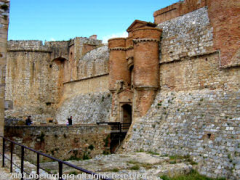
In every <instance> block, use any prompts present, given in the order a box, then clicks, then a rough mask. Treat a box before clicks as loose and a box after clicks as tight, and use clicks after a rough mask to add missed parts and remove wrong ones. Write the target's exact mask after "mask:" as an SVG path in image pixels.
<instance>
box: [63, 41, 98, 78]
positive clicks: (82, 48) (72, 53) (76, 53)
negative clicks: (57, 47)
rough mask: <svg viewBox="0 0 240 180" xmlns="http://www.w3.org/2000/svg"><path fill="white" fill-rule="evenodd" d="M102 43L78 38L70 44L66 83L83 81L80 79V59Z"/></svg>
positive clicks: (66, 63) (65, 70)
mask: <svg viewBox="0 0 240 180" xmlns="http://www.w3.org/2000/svg"><path fill="white" fill-rule="evenodd" d="M101 43H102V41H101V40H96V39H90V38H84V37H76V38H74V39H73V40H71V41H70V43H69V57H68V61H67V62H65V65H64V81H63V82H69V81H75V80H79V79H81V77H79V73H78V72H79V59H82V58H83V56H84V55H85V54H86V53H88V52H89V51H91V50H93V49H95V48H96V47H98V46H100V45H101Z"/></svg>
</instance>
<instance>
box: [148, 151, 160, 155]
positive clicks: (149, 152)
mask: <svg viewBox="0 0 240 180" xmlns="http://www.w3.org/2000/svg"><path fill="white" fill-rule="evenodd" d="M147 153H148V154H151V155H160V154H159V153H156V152H152V151H148V152H147Z"/></svg>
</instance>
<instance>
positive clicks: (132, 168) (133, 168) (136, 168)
mask: <svg viewBox="0 0 240 180" xmlns="http://www.w3.org/2000/svg"><path fill="white" fill-rule="evenodd" d="M139 169H140V166H139V165H135V166H132V167H130V170H134V171H137V170H139Z"/></svg>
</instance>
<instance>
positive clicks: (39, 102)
mask: <svg viewBox="0 0 240 180" xmlns="http://www.w3.org/2000/svg"><path fill="white" fill-rule="evenodd" d="M100 44H101V41H100V40H96V39H89V38H82V37H76V38H74V39H72V40H69V41H49V42H45V44H43V43H42V41H35V40H32V41H9V42H8V58H7V73H6V98H5V102H6V109H7V110H6V117H7V118H12V117H14V118H20V119H24V118H26V116H28V115H31V116H32V119H33V121H34V122H38V123H39V122H41V123H45V122H46V120H47V119H49V118H53V119H54V118H55V112H56V110H57V108H58V107H60V106H61V102H63V101H64V99H65V98H69V97H70V96H73V95H74V94H79V93H81V92H85V93H86V91H87V92H102V91H103V89H104V90H106V89H107V84H106V82H107V76H106V77H102V78H101V77H96V79H91V78H93V77H95V76H102V75H107V73H108V66H107V63H108V50H107V48H106V47H100V48H99V49H97V50H96V51H93V53H89V54H86V53H88V52H89V51H91V50H92V49H95V48H96V47H98V46H99V45H100ZM85 54H86V56H84V55H85ZM80 58H83V59H81V60H79V59H80ZM79 62H84V63H85V64H87V65H86V66H84V65H83V64H81V63H80V66H78V64H79ZM90 64H91V65H90ZM89 65H90V66H89ZM92 66H94V67H95V66H96V68H95V69H91V67H92ZM81 68H82V69H83V68H86V69H85V72H91V73H88V74H86V75H85V74H83V75H80V76H79V77H78V74H80V73H78V71H79V69H81ZM84 78H85V79H86V78H90V79H91V80H89V81H88V82H87V83H86V80H84V81H82V82H80V85H77V84H78V83H77V82H78V81H79V80H81V79H84ZM100 79H101V80H100ZM99 80H100V81H99ZM64 83H65V84H66V86H65V85H64ZM71 88H73V89H71ZM86 89H87V90H86ZM94 89H95V90H94ZM64 91H65V93H64ZM69 93H70V94H69ZM68 95H69V96H68ZM59 103H60V104H59ZM64 118H65V117H64Z"/></svg>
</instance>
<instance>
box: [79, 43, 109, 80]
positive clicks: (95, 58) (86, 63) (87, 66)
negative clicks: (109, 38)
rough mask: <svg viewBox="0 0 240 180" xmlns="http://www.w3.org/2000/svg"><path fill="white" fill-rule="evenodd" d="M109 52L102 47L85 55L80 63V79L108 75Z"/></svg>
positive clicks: (105, 47)
mask: <svg viewBox="0 0 240 180" xmlns="http://www.w3.org/2000/svg"><path fill="white" fill-rule="evenodd" d="M108 58H109V52H108V48H107V46H102V47H99V48H97V49H94V50H92V51H90V52H88V53H87V54H85V55H84V56H83V57H82V58H81V59H80V60H79V62H78V78H79V79H83V78H88V77H94V76H99V75H103V74H107V73H108Z"/></svg>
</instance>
